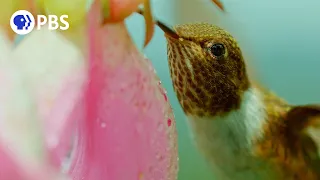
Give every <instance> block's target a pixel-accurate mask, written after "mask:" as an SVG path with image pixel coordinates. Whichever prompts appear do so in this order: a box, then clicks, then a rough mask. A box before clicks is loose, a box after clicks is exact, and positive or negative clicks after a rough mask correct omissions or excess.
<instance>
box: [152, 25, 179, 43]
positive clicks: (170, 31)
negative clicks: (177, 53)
mask: <svg viewBox="0 0 320 180" xmlns="http://www.w3.org/2000/svg"><path fill="white" fill-rule="evenodd" d="M156 24H157V25H158V27H159V28H160V29H162V31H163V32H164V33H165V35H167V36H169V37H172V38H174V39H179V35H178V34H177V33H176V32H175V31H174V30H173V29H172V28H170V27H169V26H167V25H165V24H164V23H162V22H161V21H156Z"/></svg>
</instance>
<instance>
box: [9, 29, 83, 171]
mask: <svg viewBox="0 0 320 180" xmlns="http://www.w3.org/2000/svg"><path fill="white" fill-rule="evenodd" d="M14 58H15V65H16V66H17V67H18V69H19V71H20V72H21V73H23V75H24V78H25V81H26V84H27V85H26V86H28V88H30V89H31V92H33V95H34V97H36V100H37V106H38V110H39V115H40V117H41V118H42V119H43V120H45V122H44V125H45V135H46V145H47V147H48V150H49V151H50V152H51V153H50V155H51V160H52V163H54V164H55V165H56V166H60V165H61V162H62V160H63V158H64V157H65V156H66V154H67V153H68V152H69V151H70V148H71V142H72V137H73V135H74V127H75V120H77V119H73V118H70V116H71V114H72V113H73V112H74V111H75V110H74V109H75V108H76V104H78V103H79V101H80V98H81V96H82V95H83V85H84V82H85V78H86V69H85V62H84V58H83V57H82V54H81V52H80V51H79V50H78V49H77V48H76V47H75V46H74V45H73V44H72V43H70V42H69V41H67V40H66V39H65V38H64V37H63V36H62V35H60V34H59V33H55V32H54V31H49V30H42V31H34V32H33V33H32V34H30V35H29V36H28V37H27V38H26V39H24V40H23V41H22V43H21V44H19V46H18V47H17V48H16V49H15V51H14Z"/></svg>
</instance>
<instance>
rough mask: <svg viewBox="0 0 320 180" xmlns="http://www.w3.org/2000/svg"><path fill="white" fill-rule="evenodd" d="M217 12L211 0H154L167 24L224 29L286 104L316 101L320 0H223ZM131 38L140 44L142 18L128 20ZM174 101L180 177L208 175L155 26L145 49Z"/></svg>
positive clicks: (204, 178)
mask: <svg viewBox="0 0 320 180" xmlns="http://www.w3.org/2000/svg"><path fill="white" fill-rule="evenodd" d="M223 2H224V4H225V7H226V10H227V13H226V14H225V15H222V14H221V13H220V12H219V10H218V9H216V8H215V7H214V5H213V4H212V3H210V0H155V1H154V2H153V9H154V14H155V17H156V18H157V19H161V20H162V21H164V22H166V23H167V24H170V25H174V24H179V23H185V22H195V21H206V22H211V23H215V24H219V25H220V26H222V27H224V28H226V29H227V30H229V31H230V32H231V33H232V34H233V35H234V36H235V37H236V38H237V39H238V41H239V43H240V45H241V46H242V48H243V51H244V53H245V56H246V57H247V58H248V60H249V61H250V64H253V67H254V70H255V71H256V72H257V74H258V75H259V79H260V80H261V82H262V83H263V84H264V85H266V86H267V87H269V88H271V89H272V90H274V91H275V92H276V93H277V94H278V95H280V96H282V97H283V98H285V99H287V100H288V101H289V102H290V103H294V104H304V103H320V93H319V92H320V72H319V69H320V20H319V17H320V1H317V0H305V1H303V2H302V1H298V0H282V1H279V0H263V1H262V0H225V1H223ZM127 25H128V27H129V31H130V33H131V34H132V37H133V39H134V41H135V42H136V43H137V45H138V46H139V47H140V48H141V49H142V44H143V38H144V22H143V18H141V17H140V16H139V15H133V16H131V17H130V18H129V19H128V20H127ZM144 52H145V54H146V55H147V56H148V57H149V58H150V59H151V61H152V62H153V65H154V66H155V68H156V70H157V73H158V75H159V77H160V78H161V80H162V82H163V85H164V87H165V88H166V89H167V91H168V96H169V98H170V102H171V104H172V106H173V109H174V112H175V115H176V121H177V127H178V135H179V155H180V171H179V180H195V179H199V180H213V179H214V176H213V175H212V174H211V173H210V170H209V168H208V167H207V165H206V163H205V161H204V159H203V158H202V157H201V156H200V155H199V153H198V152H197V150H196V149H195V148H194V146H193V144H192V141H191V140H190V133H189V128H188V126H187V124H186V119H185V116H184V114H183V112H182V110H181V108H180V105H179V104H178V101H177V98H176V97H175V94H174V92H173V88H172V84H171V81H170V76H169V70H168V64H167V57H166V42H165V39H164V36H163V32H162V31H161V30H160V29H158V28H157V29H156V34H155V36H154V38H153V40H152V42H151V43H150V45H149V46H148V47H147V48H146V49H144Z"/></svg>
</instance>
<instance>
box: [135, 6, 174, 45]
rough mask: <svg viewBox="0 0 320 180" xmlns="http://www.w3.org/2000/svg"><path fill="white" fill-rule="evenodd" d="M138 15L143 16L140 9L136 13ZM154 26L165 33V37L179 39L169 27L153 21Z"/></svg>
mask: <svg viewBox="0 0 320 180" xmlns="http://www.w3.org/2000/svg"><path fill="white" fill-rule="evenodd" d="M137 13H138V14H141V15H143V10H142V9H138V11H137ZM155 24H156V25H157V26H158V27H159V28H160V29H162V31H163V32H164V33H165V35H167V36H169V37H171V38H174V39H179V35H178V34H177V33H176V32H175V31H174V30H173V28H170V27H169V26H167V25H165V24H164V23H162V22H161V21H159V20H156V21H155Z"/></svg>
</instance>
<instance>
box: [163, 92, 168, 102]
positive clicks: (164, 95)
mask: <svg viewBox="0 0 320 180" xmlns="http://www.w3.org/2000/svg"><path fill="white" fill-rule="evenodd" d="M163 97H164V100H165V101H168V97H167V95H166V93H163Z"/></svg>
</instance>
